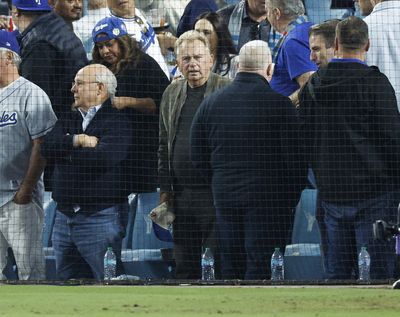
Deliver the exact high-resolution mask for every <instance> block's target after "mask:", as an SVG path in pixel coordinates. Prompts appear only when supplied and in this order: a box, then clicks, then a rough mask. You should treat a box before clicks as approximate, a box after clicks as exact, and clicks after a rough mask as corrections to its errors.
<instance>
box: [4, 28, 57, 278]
mask: <svg viewBox="0 0 400 317" xmlns="http://www.w3.org/2000/svg"><path fill="white" fill-rule="evenodd" d="M20 62H21V59H20V57H19V46H18V42H17V39H16V38H15V35H14V34H13V33H10V32H7V31H4V30H1V31H0V109H1V114H0V144H1V159H0V280H3V279H4V276H3V274H2V271H3V269H4V268H5V267H6V264H7V249H8V248H11V249H12V250H13V253H14V257H15V260H16V264H17V268H18V277H19V279H20V280H38V279H44V278H45V263H44V254H43V248H42V229H43V219H44V212H43V178H42V173H43V167H44V160H43V158H42V157H41V155H40V144H41V143H42V142H43V137H44V136H45V134H46V133H48V132H49V131H50V130H51V129H52V128H53V126H54V125H55V123H56V121H57V118H56V116H55V114H54V112H53V110H52V108H51V103H50V100H49V97H48V96H47V95H46V93H45V92H44V91H43V90H42V89H40V88H39V87H38V86H36V85H35V84H33V83H32V82H30V81H28V80H27V79H25V78H23V77H21V76H19V74H18V66H19V63H20Z"/></svg>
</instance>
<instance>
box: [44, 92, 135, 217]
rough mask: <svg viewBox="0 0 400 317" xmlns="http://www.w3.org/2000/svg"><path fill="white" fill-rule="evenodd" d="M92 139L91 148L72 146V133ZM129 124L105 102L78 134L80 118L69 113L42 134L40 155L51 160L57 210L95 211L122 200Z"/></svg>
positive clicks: (124, 196)
mask: <svg viewBox="0 0 400 317" xmlns="http://www.w3.org/2000/svg"><path fill="white" fill-rule="evenodd" d="M81 133H85V134H87V135H90V136H96V137H97V138H98V139H99V142H98V144H97V146H96V147H95V148H82V147H78V148H75V147H73V136H74V134H81ZM131 140H132V136H131V123H130V122H129V119H128V118H127V117H126V115H125V114H124V113H123V112H121V111H118V110H116V109H115V108H112V107H111V103H110V101H109V100H108V101H106V102H105V103H104V104H103V106H102V107H101V108H100V109H99V110H98V111H97V113H96V115H95V117H94V118H93V119H92V121H91V122H90V123H89V125H88V126H87V128H86V130H85V132H83V131H82V115H81V114H80V113H79V112H78V111H70V112H69V113H68V114H67V115H65V116H63V119H61V120H59V121H57V123H56V125H55V127H54V129H53V130H52V131H51V132H50V133H49V134H47V135H46V137H45V141H44V144H43V146H42V154H43V156H44V157H45V158H46V159H47V160H51V161H54V163H55V169H54V174H53V193H52V197H53V199H54V200H55V201H56V202H57V204H58V206H59V209H60V210H61V211H63V210H68V211H70V210H71V207H72V206H73V205H79V206H81V207H82V208H83V209H84V210H86V211H99V210H102V209H104V208H107V207H110V206H112V205H115V204H118V203H120V202H122V201H123V200H124V199H126V197H127V195H128V192H127V189H126V187H127V185H126V183H125V179H124V177H125V170H124V160H126V159H127V156H128V153H129V147H130V145H131Z"/></svg>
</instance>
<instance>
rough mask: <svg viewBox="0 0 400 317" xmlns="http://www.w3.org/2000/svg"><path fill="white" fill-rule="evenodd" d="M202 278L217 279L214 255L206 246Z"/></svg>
mask: <svg viewBox="0 0 400 317" xmlns="http://www.w3.org/2000/svg"><path fill="white" fill-rule="evenodd" d="M201 279H202V280H203V281H213V280H215V275H214V256H213V254H212V252H211V250H210V248H206V249H205V250H204V253H203V255H202V256H201Z"/></svg>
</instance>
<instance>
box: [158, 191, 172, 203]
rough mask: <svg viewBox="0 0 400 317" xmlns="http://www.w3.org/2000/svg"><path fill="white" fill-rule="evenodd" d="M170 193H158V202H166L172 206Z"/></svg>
mask: <svg viewBox="0 0 400 317" xmlns="http://www.w3.org/2000/svg"><path fill="white" fill-rule="evenodd" d="M172 197H173V195H172V193H167V192H161V193H160V204H162V203H164V202H166V203H167V204H168V206H172Z"/></svg>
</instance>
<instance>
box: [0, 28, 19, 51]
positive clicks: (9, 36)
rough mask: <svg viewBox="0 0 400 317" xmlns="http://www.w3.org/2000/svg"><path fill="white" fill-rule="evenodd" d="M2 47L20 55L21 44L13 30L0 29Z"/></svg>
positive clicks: (0, 44) (0, 45)
mask: <svg viewBox="0 0 400 317" xmlns="http://www.w3.org/2000/svg"><path fill="white" fill-rule="evenodd" d="M0 47H2V48H6V49H9V50H10V51H13V52H15V53H17V54H18V55H19V44H18V41H17V38H16V37H15V34H14V33H13V32H8V31H6V30H0Z"/></svg>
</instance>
